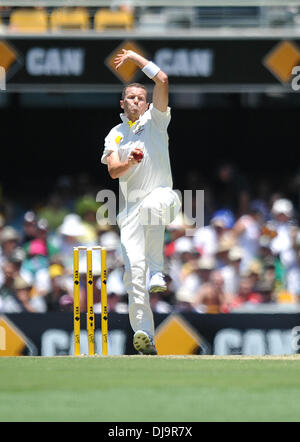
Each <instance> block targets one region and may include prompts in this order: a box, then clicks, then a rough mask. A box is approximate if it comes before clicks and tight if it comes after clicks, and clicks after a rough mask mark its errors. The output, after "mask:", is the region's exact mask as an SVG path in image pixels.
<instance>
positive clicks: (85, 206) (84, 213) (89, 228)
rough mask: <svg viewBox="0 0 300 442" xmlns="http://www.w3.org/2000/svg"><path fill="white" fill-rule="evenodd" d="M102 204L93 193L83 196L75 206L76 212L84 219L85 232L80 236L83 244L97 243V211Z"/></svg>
mask: <svg viewBox="0 0 300 442" xmlns="http://www.w3.org/2000/svg"><path fill="white" fill-rule="evenodd" d="M99 207H100V204H99V203H97V202H96V199H95V198H94V197H93V196H91V195H85V196H83V197H81V198H80V199H79V200H78V201H77V203H76V206H75V210H76V213H77V214H78V215H79V216H80V217H81V219H82V226H83V229H84V234H83V235H82V236H81V237H80V241H81V242H82V243H83V244H87V245H88V244H95V243H96V242H97V239H98V238H97V222H96V212H97V210H98V209H99Z"/></svg>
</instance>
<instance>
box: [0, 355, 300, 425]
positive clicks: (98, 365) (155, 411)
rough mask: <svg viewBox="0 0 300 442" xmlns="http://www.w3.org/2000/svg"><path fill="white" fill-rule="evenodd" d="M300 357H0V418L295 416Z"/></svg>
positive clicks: (299, 415)
mask: <svg viewBox="0 0 300 442" xmlns="http://www.w3.org/2000/svg"><path fill="white" fill-rule="evenodd" d="M299 374H300V358H299V355H294V356H287V357H277V358H276V357H274V358H272V357H261V358H254V357H234V356H231V357H213V356H212V357H208V356H206V357H205V356H195V357H192V356H191V357H188V356H187V357H175V356H174V357H151V356H150V357H149V356H120V357H117V356H112V357H100V356H99V357H71V356H70V357H53V358H46V357H16V358H15V357H10V358H6V357H1V358H0V421H1V422H7V421H22V422H24V421H29V422H40V421H44V422H53V421H55V422H59V421H64V422H71V421H77V422H84V421H94V422H96V421H97V422H213V421H219V422H225V421H228V422H229V421H230V422H238V421H248V422H249V421H256V422H258V421H267V422H271V421H273V422H274V421H281V422H283V421H290V422H291V421H294V422H295V421H299V420H300V375H299Z"/></svg>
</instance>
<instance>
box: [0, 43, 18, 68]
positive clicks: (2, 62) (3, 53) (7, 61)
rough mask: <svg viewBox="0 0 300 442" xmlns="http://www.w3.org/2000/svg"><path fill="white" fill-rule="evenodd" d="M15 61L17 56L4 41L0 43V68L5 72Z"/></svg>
mask: <svg viewBox="0 0 300 442" xmlns="http://www.w3.org/2000/svg"><path fill="white" fill-rule="evenodd" d="M16 60H17V54H16V52H15V51H14V50H13V49H12V47H11V46H9V45H8V44H7V43H5V42H4V41H0V66H2V67H3V68H4V69H5V70H6V72H7V71H8V69H9V68H10V67H11V65H12V64H13V63H14V62H15V61H16Z"/></svg>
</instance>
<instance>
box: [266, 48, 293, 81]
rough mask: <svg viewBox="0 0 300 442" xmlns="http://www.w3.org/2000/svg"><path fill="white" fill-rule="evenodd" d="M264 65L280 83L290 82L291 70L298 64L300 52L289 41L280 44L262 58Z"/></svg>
mask: <svg viewBox="0 0 300 442" xmlns="http://www.w3.org/2000/svg"><path fill="white" fill-rule="evenodd" d="M263 63H264V65H265V66H266V67H267V68H268V69H269V71H271V72H272V74H273V75H275V77H276V78H277V79H278V80H279V81H281V82H282V83H287V82H288V81H290V80H291V76H292V69H293V67H294V66H297V65H298V64H299V63H300V50H299V49H298V47H297V46H296V45H295V44H294V43H292V42H290V41H282V42H280V43H279V44H278V45H277V46H276V47H275V48H274V49H272V51H271V52H270V53H269V54H268V55H267V56H266V57H265V58H264V60H263Z"/></svg>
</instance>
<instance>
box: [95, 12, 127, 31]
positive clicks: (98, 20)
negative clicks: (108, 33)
mask: <svg viewBox="0 0 300 442" xmlns="http://www.w3.org/2000/svg"><path fill="white" fill-rule="evenodd" d="M133 26H134V16H133V13H132V12H129V11H111V10H109V9H106V8H103V9H99V10H98V11H97V12H96V13H95V16H94V29H95V30H96V31H103V30H105V29H115V28H118V29H120V28H121V29H122V28H123V29H127V30H130V29H132V28H133Z"/></svg>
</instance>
